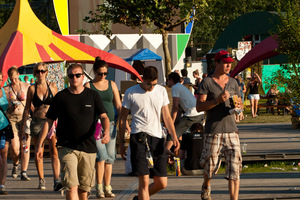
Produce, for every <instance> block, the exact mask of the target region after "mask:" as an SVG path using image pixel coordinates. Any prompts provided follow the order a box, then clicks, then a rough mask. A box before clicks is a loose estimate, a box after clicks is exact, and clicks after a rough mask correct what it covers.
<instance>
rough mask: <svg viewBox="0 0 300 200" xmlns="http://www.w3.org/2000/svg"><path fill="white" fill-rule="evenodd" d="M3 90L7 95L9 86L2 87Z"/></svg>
mask: <svg viewBox="0 0 300 200" xmlns="http://www.w3.org/2000/svg"><path fill="white" fill-rule="evenodd" d="M3 89H4V91H5V93H8V91H9V86H8V85H7V86H5V87H3Z"/></svg>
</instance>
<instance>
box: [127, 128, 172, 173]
mask: <svg viewBox="0 0 300 200" xmlns="http://www.w3.org/2000/svg"><path fill="white" fill-rule="evenodd" d="M145 134H146V133H143V132H141V133H135V134H131V135H130V150H131V155H130V159H131V165H132V172H133V173H134V174H135V175H149V174H150V177H151V178H153V176H159V177H165V176H167V162H168V160H167V155H166V153H165V139H164V138H156V137H152V136H149V135H148V134H146V135H145ZM143 135H144V136H146V137H147V141H148V144H149V147H150V151H151V154H152V157H153V162H154V167H153V168H150V169H149V168H148V163H147V159H146V151H147V148H146V143H145V141H139V139H140V138H141V137H143Z"/></svg>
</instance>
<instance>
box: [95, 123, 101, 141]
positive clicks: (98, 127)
mask: <svg viewBox="0 0 300 200" xmlns="http://www.w3.org/2000/svg"><path fill="white" fill-rule="evenodd" d="M94 137H95V139H96V140H100V139H101V138H102V124H101V122H100V119H98V121H97V123H96V129H95V134H94Z"/></svg>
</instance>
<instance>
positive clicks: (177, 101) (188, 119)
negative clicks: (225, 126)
mask: <svg viewBox="0 0 300 200" xmlns="http://www.w3.org/2000/svg"><path fill="white" fill-rule="evenodd" d="M167 86H168V87H170V88H171V92H172V98H173V106H172V111H171V117H172V119H173V122H174V123H175V121H176V118H177V115H178V114H180V112H179V107H181V109H182V110H183V112H184V113H183V116H181V117H180V119H179V120H178V123H177V124H176V125H175V130H176V135H177V137H178V138H179V137H180V136H181V135H182V134H183V133H185V132H186V131H187V130H188V129H189V128H190V127H191V126H192V125H193V124H195V123H201V124H203V120H204V112H197V110H196V98H195V96H194V95H193V93H192V92H191V91H190V90H189V89H188V88H187V87H185V86H183V85H182V84H181V83H180V76H179V75H178V74H177V73H176V72H172V73H170V74H169V75H168V78H167ZM172 145H173V142H172V138H171V136H170V135H168V138H167V144H166V148H167V149H168V150H170V148H171V147H172ZM175 154H177V152H176V151H175Z"/></svg>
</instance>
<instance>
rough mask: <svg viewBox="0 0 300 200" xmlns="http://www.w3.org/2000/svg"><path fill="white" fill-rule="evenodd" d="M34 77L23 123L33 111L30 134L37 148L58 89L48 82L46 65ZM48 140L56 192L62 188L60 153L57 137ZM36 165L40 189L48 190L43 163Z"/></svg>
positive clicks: (37, 162) (38, 68) (36, 69)
mask: <svg viewBox="0 0 300 200" xmlns="http://www.w3.org/2000/svg"><path fill="white" fill-rule="evenodd" d="M33 75H34V76H35V77H36V83H35V84H34V85H31V86H30V87H29V89H28V92H27V100H26V106H25V110H24V116H23V122H24V121H26V120H27V116H28V115H29V112H30V110H33V113H32V116H31V117H32V121H31V124H30V134H31V138H32V140H33V142H34V145H35V147H36V145H37V141H38V138H39V133H40V131H41V130H42V128H43V126H44V123H45V121H46V113H47V111H48V109H49V107H50V103H51V101H52V100H53V98H54V96H55V95H56V93H57V87H56V84H55V83H50V82H48V81H47V80H46V78H47V75H48V69H47V65H46V64H45V63H38V64H36V65H35V67H34V69H33ZM23 124H24V123H23ZM22 130H23V127H22ZM47 139H48V144H49V151H50V155H51V160H52V168H53V178H54V190H57V187H58V186H59V187H60V185H61V183H60V181H59V172H60V163H59V160H58V152H57V148H56V137H55V136H53V137H51V138H48V137H47ZM35 164H36V167H37V172H38V176H39V184H38V189H41V190H44V189H46V186H45V179H44V170H43V161H42V160H37V159H35ZM59 189H60V188H59Z"/></svg>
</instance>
